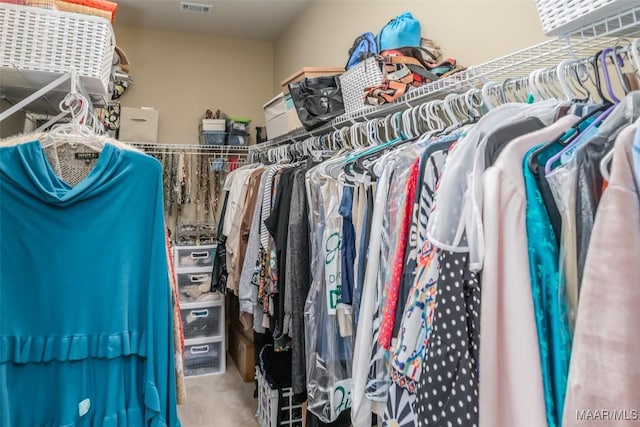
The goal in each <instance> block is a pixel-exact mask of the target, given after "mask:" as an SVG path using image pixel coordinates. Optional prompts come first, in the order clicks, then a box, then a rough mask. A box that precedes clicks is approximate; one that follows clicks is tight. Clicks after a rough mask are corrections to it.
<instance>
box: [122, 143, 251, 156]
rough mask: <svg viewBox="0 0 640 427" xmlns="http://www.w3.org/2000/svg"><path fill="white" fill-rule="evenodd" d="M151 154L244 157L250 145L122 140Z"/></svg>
mask: <svg viewBox="0 0 640 427" xmlns="http://www.w3.org/2000/svg"><path fill="white" fill-rule="evenodd" d="M122 142H124V143H125V144H129V145H131V146H133V147H135V148H138V149H140V150H142V151H144V152H145V153H149V154H163V153H164V154H207V155H213V154H219V155H233V156H240V157H244V156H247V155H248V154H249V150H250V147H248V146H237V145H197V144H163V143H159V142H135V141H122Z"/></svg>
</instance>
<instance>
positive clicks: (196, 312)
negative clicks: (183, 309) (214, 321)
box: [191, 310, 209, 317]
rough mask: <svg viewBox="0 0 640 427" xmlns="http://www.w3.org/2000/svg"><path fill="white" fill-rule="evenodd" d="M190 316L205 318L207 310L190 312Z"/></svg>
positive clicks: (207, 313)
mask: <svg viewBox="0 0 640 427" xmlns="http://www.w3.org/2000/svg"><path fill="white" fill-rule="evenodd" d="M191 315H192V316H193V317H207V316H208V315H209V310H191Z"/></svg>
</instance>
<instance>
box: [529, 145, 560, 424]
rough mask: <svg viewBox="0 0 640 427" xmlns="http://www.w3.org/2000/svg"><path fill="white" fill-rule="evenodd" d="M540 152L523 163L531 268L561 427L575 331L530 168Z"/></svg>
mask: <svg viewBox="0 0 640 427" xmlns="http://www.w3.org/2000/svg"><path fill="white" fill-rule="evenodd" d="M536 148H538V147H535V148H533V149H532V150H530V151H529V152H528V153H527V155H526V156H525V158H524V162H523V171H524V181H525V187H526V196H527V212H526V224H527V242H528V247H529V268H530V270H531V286H532V293H533V305H534V309H535V316H536V326H537V330H538V341H539V345H540V361H541V365H542V380H543V385H544V394H545V403H546V411H547V422H548V425H549V427H559V426H561V425H562V411H563V408H564V395H565V391H566V389H567V377H568V374H569V361H570V358H571V330H570V326H569V316H568V313H569V307H568V301H567V298H566V295H565V290H564V278H563V277H562V275H561V273H560V265H559V246H558V242H557V240H556V235H555V233H554V231H553V226H552V225H551V220H550V218H549V215H548V213H547V210H546V208H545V205H544V200H543V198H542V194H541V193H540V190H539V189H538V186H537V183H536V178H535V176H534V175H533V173H532V172H531V169H530V168H529V157H530V156H531V153H532V152H533V151H534V150H535V149H536ZM562 148H563V146H562V145H560V144H554V145H552V146H551V147H549V148H548V149H546V150H545V151H543V152H542V153H541V154H540V155H538V157H537V162H538V164H539V165H541V166H544V165H545V163H546V162H547V160H548V159H550V158H551V157H552V156H553V155H555V154H556V153H558V152H560V150H562Z"/></svg>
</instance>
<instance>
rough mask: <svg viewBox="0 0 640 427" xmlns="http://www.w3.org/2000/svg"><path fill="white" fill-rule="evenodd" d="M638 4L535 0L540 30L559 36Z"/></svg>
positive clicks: (633, 1) (631, 0)
mask: <svg viewBox="0 0 640 427" xmlns="http://www.w3.org/2000/svg"><path fill="white" fill-rule="evenodd" d="M637 5H638V1H637V0H536V6H537V7H538V14H539V15H540V22H541V23H542V30H543V31H544V32H545V33H546V34H547V35H549V36H560V35H565V34H568V33H570V32H572V31H575V30H577V29H580V28H581V27H584V26H585V25H589V24H592V23H594V22H597V21H599V20H601V19H604V18H607V17H609V16H611V15H614V14H616V13H618V12H622V11H625V10H629V9H631V8H633V7H634V6H637Z"/></svg>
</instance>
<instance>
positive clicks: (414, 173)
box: [378, 159, 420, 350]
mask: <svg viewBox="0 0 640 427" xmlns="http://www.w3.org/2000/svg"><path fill="white" fill-rule="evenodd" d="M419 171H420V161H419V160H418V159H416V160H415V161H414V162H413V164H412V165H411V166H410V168H409V174H408V175H409V176H408V179H407V184H406V188H405V191H403V193H404V196H403V197H404V199H403V200H399V201H398V204H397V206H399V208H400V209H399V212H398V216H399V219H400V224H399V234H398V235H397V236H398V238H397V245H396V247H395V250H394V253H393V263H392V264H391V265H390V269H391V277H390V281H389V283H388V284H387V285H386V288H387V295H386V300H385V304H384V308H383V310H384V311H383V316H382V324H381V325H380V335H379V336H378V343H379V344H380V345H381V346H382V347H383V348H385V349H387V350H388V349H389V347H390V345H391V336H392V334H393V327H394V322H395V320H396V308H397V304H398V292H399V290H400V280H401V277H402V271H403V267H404V253H405V249H406V245H407V239H408V233H409V226H410V225H411V218H412V207H413V199H414V196H415V192H416V183H417V180H418V172H419Z"/></svg>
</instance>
